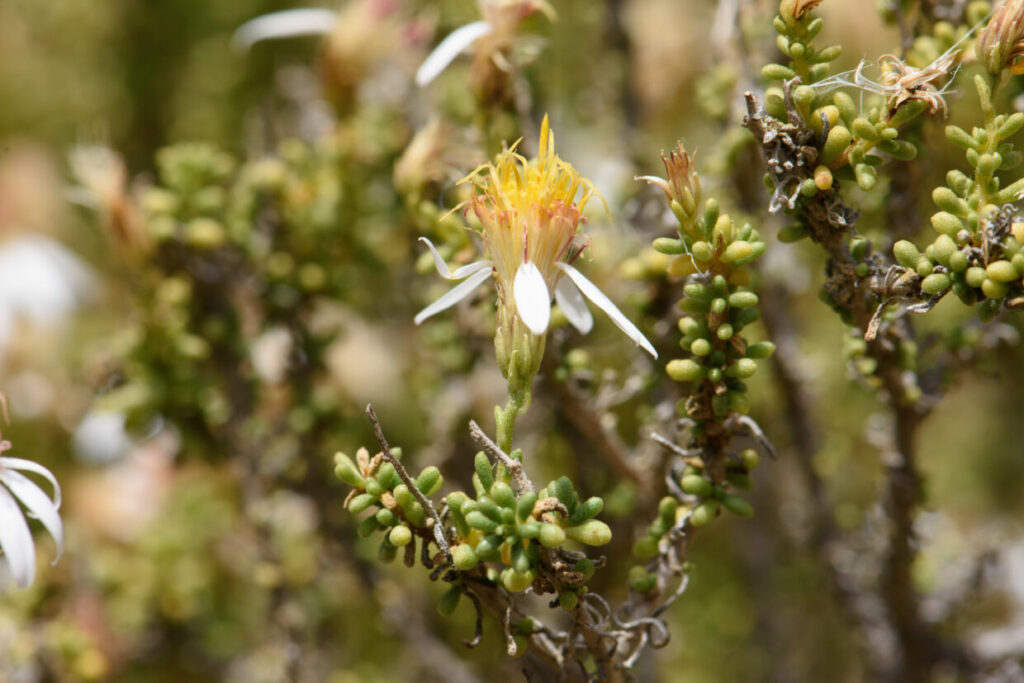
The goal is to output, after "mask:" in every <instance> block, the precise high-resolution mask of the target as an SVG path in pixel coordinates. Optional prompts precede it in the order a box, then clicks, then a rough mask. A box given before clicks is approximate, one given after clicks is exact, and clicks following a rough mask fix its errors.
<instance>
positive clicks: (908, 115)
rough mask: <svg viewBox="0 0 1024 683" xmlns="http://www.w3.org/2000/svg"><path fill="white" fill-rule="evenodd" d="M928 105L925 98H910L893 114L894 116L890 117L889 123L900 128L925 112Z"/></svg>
mask: <svg viewBox="0 0 1024 683" xmlns="http://www.w3.org/2000/svg"><path fill="white" fill-rule="evenodd" d="M928 106H929V105H928V103H927V102H925V101H924V100H908V101H907V102H905V103H903V105H902V106H901V107H900V108H899V109H897V110H896V113H895V114H893V115H892V118H890V119H889V125H890V126H891V127H893V128H898V127H899V126H902V125H903V124H904V123H906V122H907V121H910V120H911V119H913V118H916V117H917V116H919V115H920V114H922V113H924V110H925V109H927V108H928Z"/></svg>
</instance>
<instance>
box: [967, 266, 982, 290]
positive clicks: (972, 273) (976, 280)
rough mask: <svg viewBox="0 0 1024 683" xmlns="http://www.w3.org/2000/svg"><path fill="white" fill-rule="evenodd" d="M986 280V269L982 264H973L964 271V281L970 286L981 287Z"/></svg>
mask: <svg viewBox="0 0 1024 683" xmlns="http://www.w3.org/2000/svg"><path fill="white" fill-rule="evenodd" d="M984 281H985V269H984V268H982V267H981V266H972V267H970V268H968V269H967V272H966V273H964V282H966V283H967V285H968V286H969V287H981V283H982V282H984Z"/></svg>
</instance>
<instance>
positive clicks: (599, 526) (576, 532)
mask: <svg viewBox="0 0 1024 683" xmlns="http://www.w3.org/2000/svg"><path fill="white" fill-rule="evenodd" d="M565 535H566V536H568V537H569V538H571V539H572V540H574V541H579V542H580V543H583V544H585V545H593V546H597V545H604V544H606V543H608V542H609V541H610V540H612V530H611V529H610V528H609V527H608V525H607V524H605V523H604V522H602V521H601V520H599V519H588V520H587V521H586V522H584V523H583V524H580V525H578V526H571V527H569V528H568V529H566V530H565Z"/></svg>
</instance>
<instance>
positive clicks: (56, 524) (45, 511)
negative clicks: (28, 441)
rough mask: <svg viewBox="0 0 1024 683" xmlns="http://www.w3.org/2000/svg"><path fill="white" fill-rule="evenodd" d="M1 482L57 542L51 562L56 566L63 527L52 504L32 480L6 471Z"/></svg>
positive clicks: (61, 543)
mask: <svg viewBox="0 0 1024 683" xmlns="http://www.w3.org/2000/svg"><path fill="white" fill-rule="evenodd" d="M3 480H4V483H5V484H7V488H9V489H10V490H11V493H13V494H14V497H15V498H17V499H18V500H20V501H21V502H22V503H24V505H25V507H26V508H28V510H29V512H31V513H32V515H33V516H34V517H35V518H36V519H38V520H39V521H40V522H42V523H43V526H44V527H46V530H47V531H49V532H50V535H51V536H53V540H54V541H56V542H57V557H56V558H54V560H53V562H54V564H56V563H57V560H59V559H60V555H61V553H63V552H64V525H62V524H61V522H60V515H58V514H57V507H56V506H55V505H54V502H53V501H52V500H50V497H49V496H48V495H46V493H44V492H43V490H42V489H41V488H39V487H38V486H36V485H35V483H34V482H32V480H30V479H29V478H28V477H26V476H25V475H23V474H21V473H19V472H15V471H14V470H8V471H7V472H4V474H3Z"/></svg>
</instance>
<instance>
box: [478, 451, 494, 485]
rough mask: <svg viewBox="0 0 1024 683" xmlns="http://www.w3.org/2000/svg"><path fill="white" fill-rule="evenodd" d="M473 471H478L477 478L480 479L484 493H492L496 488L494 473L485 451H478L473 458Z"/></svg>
mask: <svg viewBox="0 0 1024 683" xmlns="http://www.w3.org/2000/svg"><path fill="white" fill-rule="evenodd" d="M473 469H474V470H476V476H477V477H479V478H480V484H481V485H482V486H483V487H484V491H490V490H491V487H492V486H494V472H493V471H492V470H491V461H490V460H489V459H488V458H487V455H486V454H485V453H484V452H483V451H478V452H477V454H476V456H475V457H474V458H473Z"/></svg>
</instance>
